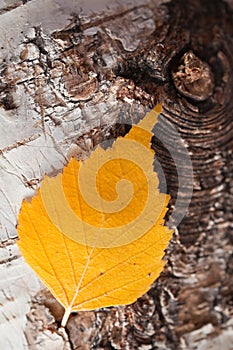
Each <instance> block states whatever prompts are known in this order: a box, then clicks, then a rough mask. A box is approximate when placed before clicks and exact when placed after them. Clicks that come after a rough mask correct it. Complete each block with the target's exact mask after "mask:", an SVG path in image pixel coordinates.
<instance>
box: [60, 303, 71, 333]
mask: <svg viewBox="0 0 233 350" xmlns="http://www.w3.org/2000/svg"><path fill="white" fill-rule="evenodd" d="M71 311H72V306H69V307H68V308H67V309H66V311H65V313H64V315H63V318H62V321H61V327H63V328H65V326H66V324H67V321H68V319H69V316H70V314H71Z"/></svg>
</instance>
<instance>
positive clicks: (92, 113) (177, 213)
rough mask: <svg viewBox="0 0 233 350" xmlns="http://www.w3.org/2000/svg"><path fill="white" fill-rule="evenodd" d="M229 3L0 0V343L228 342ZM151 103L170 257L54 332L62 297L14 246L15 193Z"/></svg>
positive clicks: (145, 345) (193, 345)
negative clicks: (156, 111)
mask: <svg viewBox="0 0 233 350" xmlns="http://www.w3.org/2000/svg"><path fill="white" fill-rule="evenodd" d="M232 7H233V3H232V1H228V2H223V1H215V2H211V1H207V0H206V1H198V0H189V1H171V2H167V1H162V0H161V1H156V0H154V1H146V0H144V1H143V0H136V1H129V0H126V1H118V2H113V3H112V2H109V1H107V0H104V1H79V2H78V4H77V3H76V2H75V1H71V0H69V1H66V2H64V1H62V0H57V1H52V0H47V1H42V0H40V1H34V0H32V1H28V2H26V1H18V2H16V1H7V0H5V1H4V2H2V3H1V4H0V42H1V44H0V47H1V51H0V74H1V75H0V120H1V129H0V148H1V151H0V174H1V178H0V185H1V187H0V203H1V204H0V223H1V225H0V230H1V242H2V244H1V248H0V249H1V253H0V254H1V265H0V266H1V282H0V283H1V285H0V291H1V301H0V302H1V304H0V307H1V308H2V312H1V323H0V333H1V334H0V335H1V337H0V339H1V340H0V345H1V348H3V349H4V350H5V349H9V350H10V349H22V350H23V349H26V348H30V349H33V350H34V349H51V348H53V349H69V348H72V349H148V350H149V349H151V350H152V349H161V350H162V349H171V350H172V349H199V350H201V349H219V348H221V349H224V350H231V349H232V343H233V336H232V334H233V332H232V328H233V317H232V315H233V309H232V295H233V283H232V278H231V276H232V271H233V255H232V242H233V239H232V233H233V230H232V219H233V215H232V199H233V192H232V173H233V161H232V148H233V147H232V146H233V134H232V128H233V118H232V110H233V99H232V90H233V78H232V76H233V75H232V70H233V53H232V44H233V24H232V18H233V10H232ZM158 102H162V104H163V113H162V116H161V118H160V120H159V123H158V125H157V126H156V128H155V130H154V132H155V138H154V139H153V146H152V147H153V148H154V149H155V152H156V155H157V157H156V161H155V169H156V170H157V171H158V172H159V176H160V180H161V185H160V186H161V189H164V187H165V184H166V186H167V191H168V193H169V194H170V195H171V201H170V207H169V208H170V210H169V215H167V222H168V224H170V225H173V226H174V225H175V224H177V223H179V225H178V228H177V230H176V231H175V234H174V238H173V240H172V242H171V244H170V246H169V248H168V250H167V253H166V258H167V259H168V263H167V266H166V268H165V270H164V272H163V273H162V274H161V276H160V278H159V279H158V280H157V281H156V282H155V283H154V285H153V286H152V288H151V290H150V291H149V292H148V293H147V294H146V295H145V296H143V297H142V298H141V299H139V300H138V301H137V302H136V303H135V304H133V305H131V306H126V307H118V308H108V309H102V310H96V311H93V312H82V313H78V314H77V315H72V317H71V318H70V320H69V322H68V324H67V327H66V329H65V330H64V331H62V330H60V329H59V325H60V321H61V317H62V314H63V309H62V307H60V306H59V304H58V303H57V302H56V301H55V300H54V298H53V297H52V296H51V295H50V294H49V292H48V291H47V290H45V289H44V287H42V286H41V284H40V282H39V281H38V279H37V277H36V276H35V275H34V274H33V272H32V271H31V270H30V269H29V268H28V267H27V265H26V263H24V262H23V259H22V257H20V254H19V252H18V250H17V248H16V246H15V244H14V239H16V237H17V231H16V224H17V215H18V213H19V210H20V206H21V201H22V199H23V198H24V197H26V196H31V195H32V194H33V193H35V190H36V189H37V188H38V186H39V184H40V182H41V180H42V178H43V176H44V174H45V173H46V174H49V175H54V174H56V173H57V172H58V171H60V170H61V169H62V168H63V166H64V165H65V164H66V163H67V161H68V159H69V157H70V156H71V155H76V156H77V157H78V158H81V159H84V158H85V157H87V156H88V155H89V154H90V152H91V151H92V150H93V148H94V147H95V146H96V145H97V144H99V143H100V142H102V141H106V140H112V139H114V138H116V137H118V136H120V135H124V134H125V133H126V132H127V131H128V129H129V124H131V123H132V122H133V123H136V122H137V121H138V120H139V119H141V118H143V116H144V115H145V113H146V112H147V111H148V110H150V109H151V108H153V106H154V105H156V104H157V103H158ZM177 135H179V137H178V138H177ZM189 160H190V161H189ZM190 195H191V197H192V198H191V203H190V205H189V208H188V209H187V205H188V204H189V199H190ZM181 219H182V221H181ZM180 221H181V222H180ZM29 280H30V283H29Z"/></svg>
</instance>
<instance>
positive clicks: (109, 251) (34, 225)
mask: <svg viewBox="0 0 233 350" xmlns="http://www.w3.org/2000/svg"><path fill="white" fill-rule="evenodd" d="M160 111H161V107H160V106H159V107H156V108H155V109H154V110H152V111H151V112H150V113H148V114H147V115H146V116H145V118H144V119H143V120H142V121H141V122H140V123H139V124H138V125H134V126H133V127H132V129H131V130H130V132H129V133H128V135H126V136H125V137H124V138H122V137H121V138H118V139H117V140H116V141H115V143H114V144H113V146H112V147H111V148H109V149H107V150H104V149H103V148H101V146H98V147H97V148H96V149H95V151H94V152H93V153H92V154H91V156H90V158H89V159H86V160H85V161H84V162H81V161H77V160H76V159H71V161H70V162H69V164H68V165H67V167H65V168H64V170H63V173H62V174H59V175H57V176H56V177H54V178H49V177H47V176H45V178H44V180H43V182H42V186H41V188H40V190H39V191H38V193H37V195H36V196H35V197H34V198H32V201H31V202H30V203H29V202H27V201H24V202H23V204H22V208H21V211H20V214H19V218H18V233H19V238H20V240H19V241H18V246H19V248H20V250H21V253H22V255H23V256H24V258H25V259H26V261H27V262H28V264H29V265H30V266H31V267H32V269H33V270H34V271H35V272H36V273H37V274H38V276H39V277H40V278H41V280H42V281H43V282H44V283H45V285H46V286H47V287H48V288H49V289H50V290H51V292H52V293H53V295H54V296H55V297H56V298H57V300H58V301H59V302H60V303H61V304H62V305H63V306H64V307H65V309H66V312H65V315H64V318H63V321H62V325H63V326H65V324H66V322H67V319H68V317H69V314H70V313H71V312H72V311H81V310H93V309H96V308H101V307H106V306H116V305H125V304H130V303H132V302H134V301H136V299H137V298H139V297H140V296H142V295H143V294H144V293H145V292H147V291H148V289H149V288H150V286H151V284H152V283H153V282H154V280H155V279H156V278H157V277H158V276H159V274H160V272H161V271H162V269H163V267H164V264H165V261H164V260H163V256H164V249H165V248H166V247H167V245H168V243H169V240H170V239H171V235H172V232H171V230H169V229H168V228H167V227H165V226H164V219H163V218H164V215H165V213H166V211H167V203H168V201H169V196H168V195H166V194H162V193H160V192H159V190H158V177H157V174H156V173H155V172H154V171H153V161H154V154H153V151H152V150H151V148H150V142H151V137H152V133H151V129H152V128H153V126H154V124H155V123H156V120H157V116H158V114H159V112H160Z"/></svg>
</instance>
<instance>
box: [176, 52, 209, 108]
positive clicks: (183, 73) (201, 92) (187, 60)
mask: <svg viewBox="0 0 233 350" xmlns="http://www.w3.org/2000/svg"><path fill="white" fill-rule="evenodd" d="M172 78H173V81H174V84H175V87H176V89H177V90H178V91H179V92H180V93H181V94H182V95H184V96H186V97H189V98H191V99H193V100H195V101H204V100H206V99H207V98H208V97H210V96H211V95H212V93H213V88H214V75H213V73H212V71H211V68H210V66H209V65H208V64H207V63H206V62H203V61H202V60H201V59H200V58H198V57H197V56H196V55H195V54H194V53H193V52H192V51H188V52H186V53H185V54H184V55H183V57H182V58H181V61H180V63H179V66H178V68H177V70H176V71H173V72H172Z"/></svg>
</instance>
